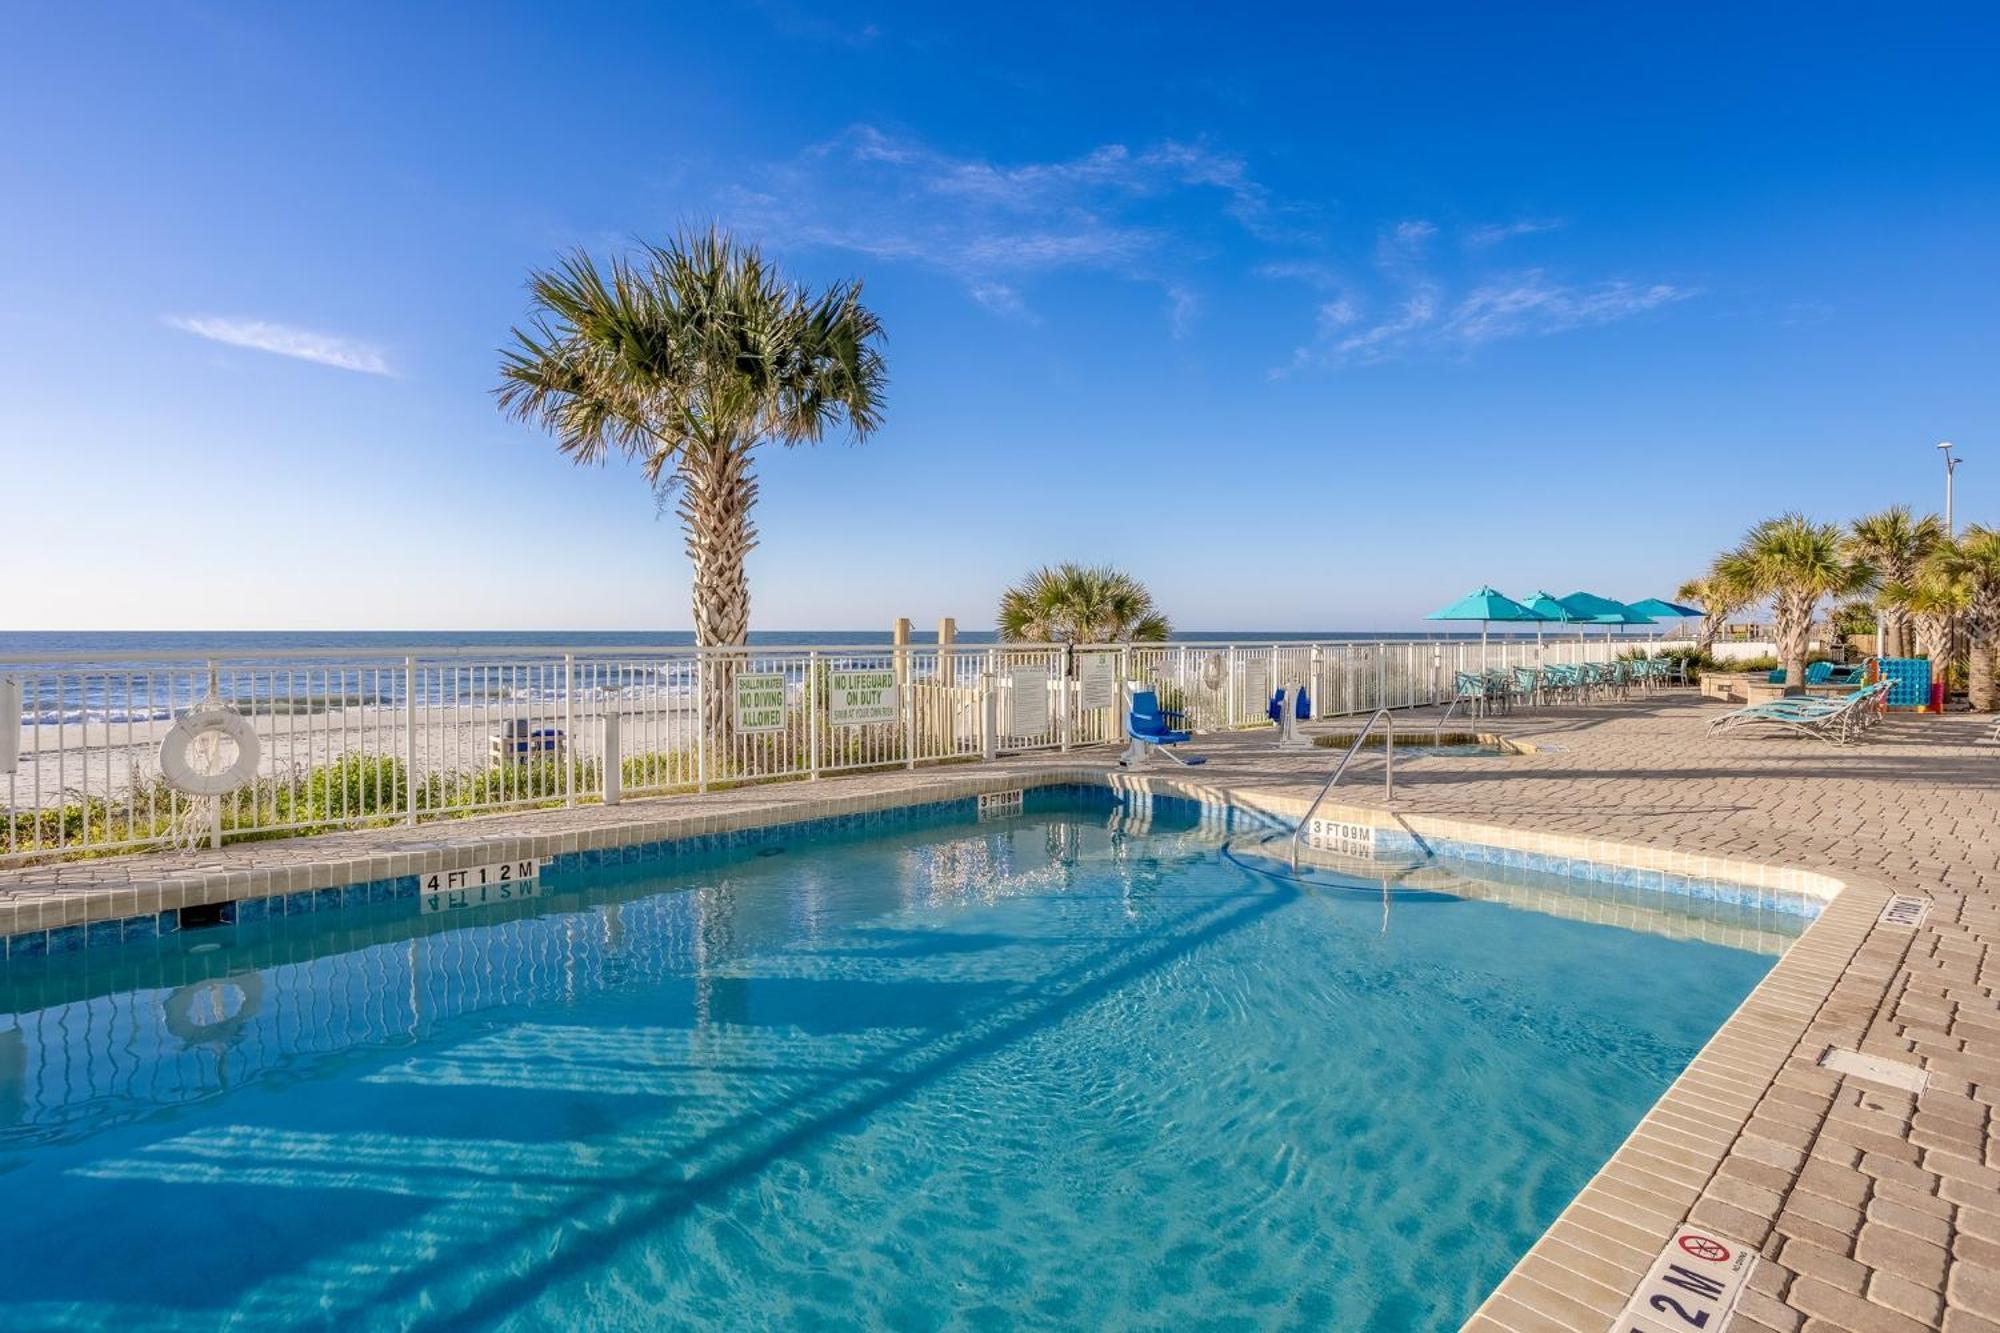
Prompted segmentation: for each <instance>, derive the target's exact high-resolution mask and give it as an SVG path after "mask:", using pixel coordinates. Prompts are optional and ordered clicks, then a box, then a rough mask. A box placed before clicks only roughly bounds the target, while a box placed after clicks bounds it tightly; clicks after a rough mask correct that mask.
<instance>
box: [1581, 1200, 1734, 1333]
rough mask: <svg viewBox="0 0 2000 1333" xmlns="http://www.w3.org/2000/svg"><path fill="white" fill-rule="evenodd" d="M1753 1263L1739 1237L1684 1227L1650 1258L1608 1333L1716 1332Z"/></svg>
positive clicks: (1722, 1323)
mask: <svg viewBox="0 0 2000 1333" xmlns="http://www.w3.org/2000/svg"><path fill="white" fill-rule="evenodd" d="M1756 1266H1757V1252H1756V1251H1755V1250H1753V1249H1751V1248H1750V1247H1749V1246H1747V1245H1745V1244H1743V1243H1742V1242H1740V1241H1734V1240H1730V1239H1729V1238H1728V1237H1726V1236H1718V1235H1716V1234H1715V1233H1714V1232H1712V1231H1708V1230H1704V1229H1699V1228H1696V1227H1686V1226H1684V1227H1682V1228H1680V1229H1679V1230H1678V1231H1676V1232H1674V1238H1673V1239H1672V1240H1670V1241H1668V1242H1667V1247H1666V1248H1665V1249H1664V1250H1661V1251H1660V1257H1659V1258H1658V1259H1655V1260H1654V1261H1653V1267H1652V1269H1651V1270H1650V1271H1648V1272H1647V1274H1646V1280H1645V1281H1644V1282H1641V1283H1640V1284H1639V1289H1638V1290H1637V1291H1635V1292H1633V1293H1632V1299H1631V1300H1629V1301H1627V1302H1626V1303H1625V1311H1624V1313H1623V1314H1621V1315H1619V1316H1618V1320H1617V1322H1616V1323H1614V1324H1612V1326H1611V1328H1612V1333H1660V1331H1661V1330H1662V1329H1700V1330H1701V1333H1721V1330H1722V1329H1723V1328H1724V1327H1725V1326H1726V1325H1727V1324H1728V1323H1729V1316H1730V1315H1731V1314H1732V1313H1733V1312H1734V1311H1735V1309H1736V1301H1737V1298H1738V1297H1740V1296H1741V1295H1742V1294H1743V1284H1744V1283H1745V1282H1747V1281H1749V1279H1750V1270H1751V1269H1753V1268H1755V1267H1756Z"/></svg>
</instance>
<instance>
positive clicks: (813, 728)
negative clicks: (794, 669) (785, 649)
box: [806, 648, 819, 782]
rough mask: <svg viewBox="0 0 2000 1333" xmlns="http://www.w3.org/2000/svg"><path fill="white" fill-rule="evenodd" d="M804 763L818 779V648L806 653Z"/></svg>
mask: <svg viewBox="0 0 2000 1333" xmlns="http://www.w3.org/2000/svg"><path fill="white" fill-rule="evenodd" d="M806 763H807V766H808V768H809V770H810V776H811V779H812V780H813V781H814V782H817V781H819V649H817V648H815V649H813V650H812V651H811V652H809V653H807V654H806Z"/></svg>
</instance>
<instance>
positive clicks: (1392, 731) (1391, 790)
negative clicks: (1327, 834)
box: [1292, 708, 1396, 871]
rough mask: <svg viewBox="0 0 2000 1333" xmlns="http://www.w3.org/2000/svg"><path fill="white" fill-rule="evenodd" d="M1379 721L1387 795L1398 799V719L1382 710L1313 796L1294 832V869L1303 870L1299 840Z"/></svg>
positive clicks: (1370, 715) (1384, 709)
mask: <svg viewBox="0 0 2000 1333" xmlns="http://www.w3.org/2000/svg"><path fill="white" fill-rule="evenodd" d="M1377 722H1380V723H1383V724H1384V725H1383V729H1382V780H1383V783H1384V792H1385V794H1386V795H1387V797H1388V798H1389V799H1390V800H1394V799H1395V796H1396V718H1395V715H1394V714H1392V713H1391V712H1390V711H1389V710H1388V709H1386V708H1378V709H1376V710H1375V711H1374V712H1373V713H1371V714H1369V717H1368V721H1367V722H1366V723H1364V724H1363V725H1362V728H1361V730H1360V731H1358V732H1356V733H1355V735H1354V741H1353V743H1352V744H1350V745H1349V746H1348V747H1347V753H1346V754H1344V755H1342V756H1340V762H1339V763H1338V764H1336V765H1335V766H1334V769H1333V776H1332V777H1330V778H1328V779H1327V780H1326V785H1325V786H1324V787H1321V788H1320V789H1319V795H1317V796H1315V797H1313V801H1312V804H1311V805H1309V806H1307V807H1306V813H1305V816H1304V817H1303V818H1302V819H1300V820H1299V824H1298V827H1297V828H1295V829H1293V830H1292V869H1293V870H1295V871H1296V870H1297V869H1298V868H1299V839H1300V838H1302V837H1304V836H1305V832H1306V830H1307V829H1308V828H1310V827H1312V817H1313V813H1314V812H1315V811H1317V810H1318V809H1319V803H1320V802H1321V801H1324V800H1325V799H1326V794H1327V793H1328V792H1330V791H1332V790H1333V788H1334V785H1335V784H1336V783H1338V782H1339V781H1340V779H1341V776H1342V775H1343V774H1345V773H1346V772H1347V766H1348V764H1350V763H1352V762H1353V761H1354V756H1355V755H1356V754H1358V753H1359V752H1360V750H1361V742H1363V741H1365V740H1367V739H1368V733H1369V732H1371V731H1373V730H1374V729H1375V724H1376V723H1377Z"/></svg>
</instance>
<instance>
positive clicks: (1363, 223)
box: [0, 0, 2000, 629]
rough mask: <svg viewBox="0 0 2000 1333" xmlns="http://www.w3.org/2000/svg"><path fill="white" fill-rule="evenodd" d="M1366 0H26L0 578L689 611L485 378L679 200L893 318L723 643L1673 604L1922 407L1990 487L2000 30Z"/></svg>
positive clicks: (792, 494)
mask: <svg viewBox="0 0 2000 1333" xmlns="http://www.w3.org/2000/svg"><path fill="white" fill-rule="evenodd" d="M1402 8H1403V7H1390V6H1370V7H1367V8H1366V9H1365V10H1364V9H1361V8H1359V7H1357V8H1355V9H1354V10H1352V11H1350V12H1346V13H1335V14H1327V15H1316V16H1312V17H1306V16H1293V17H1286V16H1284V15H1283V14H1273V13H1266V12H1262V11H1257V12H1254V13H1253V12H1252V11H1248V10H1244V9H1241V8H1240V7H1236V8H1229V7H1214V6H1192V5H1191V6H1176V5H1158V4H1155V5H1147V6H1143V7H1141V6H1133V7H1130V8H1129V9H1127V10H1124V11H1122V12H1119V11H1114V10H1112V9H1109V8H1103V7H1089V6H1068V5H1064V6H1051V7H1047V8H1040V7H1034V6H1014V7H958V6H933V5H916V4H913V5H908V6H886V5H885V6H876V5H854V6H843V7H839V8H835V7H830V6H826V7H822V6H814V5H809V4H805V3H791V2H788V0H769V2H768V3H763V4H746V5H740V6H737V5H728V4H717V5H709V6H676V5H631V6H610V5H575V6H567V5H566V6H553V5H550V6H525V5H504V4H485V5H481V6H477V7H464V6H443V5H436V6H420V5H403V4H382V5H373V4H342V5H338V6H333V5H295V6H283V7H278V6H242V5H234V4H227V5H220V4H219V5H206V4H189V3H172V2H168V3H161V4H157V5H148V6H98V7H86V6H60V5H54V4H28V5H26V6H17V7H13V8H11V9H10V11H9V16H8V19H7V28H8V35H7V40H6V41H5V42H4V43H0V142H5V143H6V144H7V145H8V147H7V150H6V151H5V152H0V199H4V200H5V201H6V206H5V208H4V209H0V357H4V364H5V366H6V367H7V370H6V374H5V383H6V392H5V393H4V394H0V463H4V464H5V468H6V473H5V475H6V489H7V491H8V493H9V494H10V496H11V497H12V503H10V504H9V506H8V514H9V520H8V522H7V524H6V526H5V529H4V532H0V560H4V567H5V568H6V570H7V571H8V574H9V575H10V577H9V592H8V614H7V617H6V618H7V620H8V621H9V622H11V623H12V624H13V625H14V626H15V627H18V628H158V627H209V628H261V627H273V628H319V627H326V628H331V627H352V628H420V627H424V628H427V627H441V628H449V627H466V628H544V627H545V628H578V629H587V628H680V627H685V626H686V625H688V624H689V623H690V622H689V617H688V613H687V610H686V605H685V603H686V586H687V569H686V563H685V560H684V558H683V556H682V555H681V550H680V540H679V535H678V532H677V530H676V529H675V527H674V525H673V524H672V522H671V519H663V518H661V517H660V516H658V514H657V512H656V506H655V503H654V500H653V498H652V496H651V495H650V494H649V493H648V492H647V490H646V488H645V486H644V485H643V483H642V482H641V481H640V480H639V478H638V476H637V474H636V472H635V471H634V470H632V469H629V468H620V467H612V468H609V469H579V468H577V467H575V466H573V465H571V464H569V463H568V462H566V461H563V460H561V459H560V458H558V457H557V456H556V454H555V451H554V449H553V447H552V446H551V445H550V443H549V442H548V441H547V440H546V439H545V438H543V437H541V436H539V435H537V434H536V433H535V432H533V431H532V430H531V429H529V428H527V427H523V426H518V425H515V424H511V423H509V422H506V421H504V420H502V419H501V418H500V416H499V415H498V413H497V412H496V411H495V409H494V407H493V404H492V401H491V396H490V389H491V388H492V386H493V384H494V381H495V374H494V367H495V362H496V354H495V349H496V348H497V347H498V346H499V345H500V344H501V343H502V341H503V340H504V338H505V336H506V332H507V329H508V327H509V325H510V324H512V323H514V322H515V321H517V320H518V319H520V318H521V317H522V315H523V313H524V299H523V295H522V288H521V284H522V279H523V277H524V276H525V274H526V272H527V271H528V270H529V269H530V268H531V267H533V266H536V265H543V264H547V263H548V262H550V261H551V260H552V259H553V258H554V257H555V256H556V255H557V254H558V253H560V252H561V251H563V250H564V249H566V248H568V247H572V246H578V245H581V246H583V247H585V248H587V249H588V250H590V251H591V252H592V253H594V254H598V255H605V254H609V253H612V252H614V251H616V250H617V249H619V248H621V247H622V246H624V245H626V244H627V243H628V242H629V241H630V240H631V239H632V238H634V237H647V238H652V237H662V236H664V235H666V234H668V233H669V232H671V231H672V230H673V229H674V228H675V227H676V226H677V225H679V224H683V223H690V222H703V221H706V220H707V219H709V218H720V219H722V220H723V221H725V222H727V223H729V224H730V225H732V226H734V227H735V228H737V229H738V230H739V231H740V232H742V233H744V234H745V235H747V236H749V237H751V238H754V239H758V240H760V241H761V242H762V243H763V244H764V245H765V246H766V248H767V249H768V250H770V251H771V252H773V253H774V254H775V255H777V256H778V257H779V258H780V259H782V261H783V262H784V264H785V265H786V266H787V268H788V269H789V270H790V271H791V272H793V273H794V274H796V275H797V276H798V277H800V278H801V279H805V280H808V281H812V282H822V281H826V280H830V279H836V278H845V277H860V278H862V279H864V280H865V282H866V284H867V293H868V298H867V299H868V300H869V302H870V304H871V305H873V306H874V307H875V308H876V309H877V310H878V311H879V312H880V313H881V315H882V317H883V319H884V320H885V322H886V325H887V327H888V330H889V341H888V344H887V347H886V352H887V355H888V357H889V363H890V371H891V376H892V381H891V386H890V397H889V411H888V420H887V424H886V426H885V427H884V429H882V430H881V431H880V432H879V433H878V434H877V435H876V436H875V437H874V438H872V439H871V440H870V441H869V442H868V443H867V444H866V445H864V446H862V447H860V448H858V449H856V448H850V447H848V446H846V445H841V444H836V445H832V446H823V447H821V448H819V449H816V450H804V451H797V452H790V453H788V452H785V451H782V450H773V451H770V452H769V453H768V455H767V456H766V458H765V460H764V463H763V468H762V472H763V477H764V491H763V500H762V503H761V505H760V508H759V514H758V520H759V523H760V526H761V528H762V531H763V534H764V540H763V545H762V546H761V548H760V549H759V550H758V552H757V553H756V554H755V556H754V557H753V560H752V566H751V578H752V588H753V594H754V597H755V624H756V626H757V627H758V628H760V629H777V628H874V627H879V626H881V625H883V624H886V623H887V621H888V620H889V619H891V618H892V617H894V616H896V615H909V616H912V617H914V618H916V619H917V620H918V621H919V622H920V623H929V622H930V621H932V620H934V619H935V618H936V617H937V616H940V615H948V614H949V615H956V616H957V617H958V618H959V620H960V623H961V624H963V625H967V626H983V625H986V624H990V620H991V613H992V606H993V603H994V601H995V598H996V597H997V594H998V592H999V591H1000V589H1001V588H1002V587H1003V586H1004V585H1005V583H1006V582H1007V581H1008V580H1009V579H1010V578H1012V577H1014V576H1016V575H1018V574H1019V573H1020V572H1021V571H1023V570H1024V569H1025V568H1027V567H1028V566H1030V565H1032V564H1035V563H1037V562H1040V561H1044V560H1055V559H1062V558H1076V559H1083V560H1093V561H1095V560H1109V561H1115V562H1117V563H1119V564H1122V565H1124V566H1126V567H1127V568H1129V569H1131V570H1132V571H1133V572H1135V573H1137V574H1138V575H1140V576H1141V577H1143V578H1145V579H1146V580H1147V581H1148V582H1149V583H1150V584H1151V585H1152V586H1153V588H1154V590H1155V592H1156V594H1157V595H1158V597H1159V598H1160V600H1161V601H1162V603H1163V604H1164V605H1165V607H1166V609H1167V610H1168V611H1169V612H1170V613H1171V614H1172V615H1173V617H1174V619H1175V621H1176V622H1177V623H1178V624H1180V625H1182V626H1185V627H1189V628H1202V629H1249V628H1273V629H1278V628H1327V629H1332V628H1360V627H1370V628H1384V629H1395V628H1406V627H1410V626H1412V625H1414V624H1415V623H1416V622H1417V620H1418V618H1419V617H1420V616H1421V615H1422V613H1423V612H1425V611H1427V610H1429V609H1431V608H1433V607H1434V606H1437V605H1439V604H1442V603H1444V602H1446V601H1449V600H1452V599H1454V598H1456V597H1457V596H1458V595H1460V594H1461V593H1463V592H1465V591H1466V590H1467V589H1468V588H1470V587H1472V586H1474V585H1476V584H1478V583H1480V582H1492V583H1495V584H1497V585H1499V586H1501V587H1503V588H1505V589H1508V590H1511V591H1515V592H1520V593H1525V592H1527V591H1529V590H1532V589H1534V588H1540V587H1547V588H1550V589H1552V590H1554V591H1557V592H1567V591H1570V590H1571V589H1574V588H1578V587H1588V588H1591V589H1594V590H1597V591H1600V592H1604V593H1608V594H1610V595H1613V596H1620V597H1628V598H1638V597H1643V596H1649V595H1667V594H1671V592H1672V589H1673V587H1674V585H1675V584H1676V583H1677V582H1678V581H1679V580H1680V579H1681V578H1682V577H1684V576H1686V575H1688V574H1690V573H1693V572H1696V571H1697V570H1698V569H1699V568H1700V567H1701V566H1702V565H1703V564H1704V563H1705V562H1706V560H1707V558H1708V556H1709V555H1710V554H1711V553H1712V552H1713V551H1714V550H1716V549H1717V548H1718V547H1720V546H1722V545H1724V544H1726V543H1728V542H1729V541H1731V540H1733V538H1734V537H1735V536H1736V535H1737V534H1738V533H1740V532H1741V530H1742V529H1743V528H1745V527H1747V526H1748V525H1749V524H1750V523H1751V522H1753V521H1755V520H1756V519H1758V518H1760V517H1763V516H1765V515H1766V514H1768V513H1771V512H1775V511H1778V510H1781V509H1786V508H1802V509H1804V510H1806V511H1808V512H1810V513H1813V514H1815V515H1818V516H1822V517H1826V518H1844V517H1847V516H1849V515H1852V514H1854V513H1856V512H1860V511H1862V510H1865V509H1867V508H1871V507H1877V506H1880V505H1883V504H1886V503H1890V502H1895V501H1907V502H1910V503H1913V504H1919V505H1936V504H1938V503H1939V502H1940V492H1941V489H1942V478H1941V475H1940V474H1941V471H1942V469H1941V466H1940V464H1939V460H1938V455H1937V451H1936V449H1935V447H1934V446H1935V443H1936V442H1937V441H1938V440H1940V439H1952V440H1955V441H1957V442H1958V443H1959V444H1960V447H1961V451H1962V452H1963V454H1964V455H1965V456H1966V458H1967V460H1968V461H1967V462H1966V464H1965V466H1964V467H1963V468H1961V469H1960V472H1959V482H1960V485H1959V506H1958V516H1959V519H1960V521H1961V522H1964V521H1967V520H1969V519H1983V520H1986V521H1989V522H1990V521H1995V520H2000V506H1996V504H1995V503H1994V501H1993V499H1992V497H1993V496H1994V495H1996V493H2000V429H1996V426H2000V410H1997V409H2000V389H1996V377H1995V375H1994V370H1993V368H1994V366H1995V365H1996V363H2000V333H1997V332H1996V321H1995V319H1994V317H1993V311H1994V308H1995V305H1996V301H2000V246H1996V245H1995V244H1994V238H1995V235H1996V231H1995V219H1996V217H2000V208H1996V205H2000V148H1996V145H2000V124H1996V121H2000V112H1996V110H1995V104H1994V101H1993V99H1992V98H1991V96H1990V94H1989V87H1988V85H1989V81H1990V71H1989V69H1988V65H1989V64H1990V56H1991V53H1992V51H1993V50H1995V49H1996V39H2000V20H1996V19H1995V18H1993V17H1992V16H1991V15H1990V11H1989V12H1988V13H1982V12H1981V11H1980V10H1979V9H1977V8H1974V7H1965V8H1955V7H1951V6H1940V7H1927V8H1926V9H1924V10H1922V11H1920V12H1918V11H1901V12H1891V11H1890V10H1888V9H1884V8H1882V7H1872V6H1845V5H1831V6H1825V5H1822V6H1811V7H1807V6H1798V7H1767V8H1763V9H1761V10H1760V11H1759V12H1758V13H1757V14H1745V13H1744V12H1742V10H1743V8H1744V7H1724V6H1716V7H1702V6H1677V7H1673V8H1671V9H1667V8H1660V9H1654V10H1646V11H1642V10H1637V9H1634V8H1633V7H1630V6H1596V5H1573V6H1549V7H1544V8H1542V9H1541V10H1539V11H1537V12H1527V11H1526V10H1525V8H1524V7H1517V6H1490V5H1470V6H1465V7H1463V8H1459V9H1453V8H1451V7H1447V6H1436V7H1430V8H1427V9H1425V10H1424V11H1422V12H1421V13H1394V12H1390V11H1392V10H1398V9H1402ZM1989 479H1990V480H1989Z"/></svg>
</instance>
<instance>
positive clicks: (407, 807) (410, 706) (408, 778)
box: [403, 655, 417, 827]
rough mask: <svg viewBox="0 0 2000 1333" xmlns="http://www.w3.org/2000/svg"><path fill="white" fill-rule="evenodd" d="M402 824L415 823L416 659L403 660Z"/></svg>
mask: <svg viewBox="0 0 2000 1333" xmlns="http://www.w3.org/2000/svg"><path fill="white" fill-rule="evenodd" d="M403 822H404V823H405V824H408V825H411V826H412V827H414V826H415V825H416V822H417V659H416V657H415V656H414V655H412V656H410V657H405V658H404V659H403Z"/></svg>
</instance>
